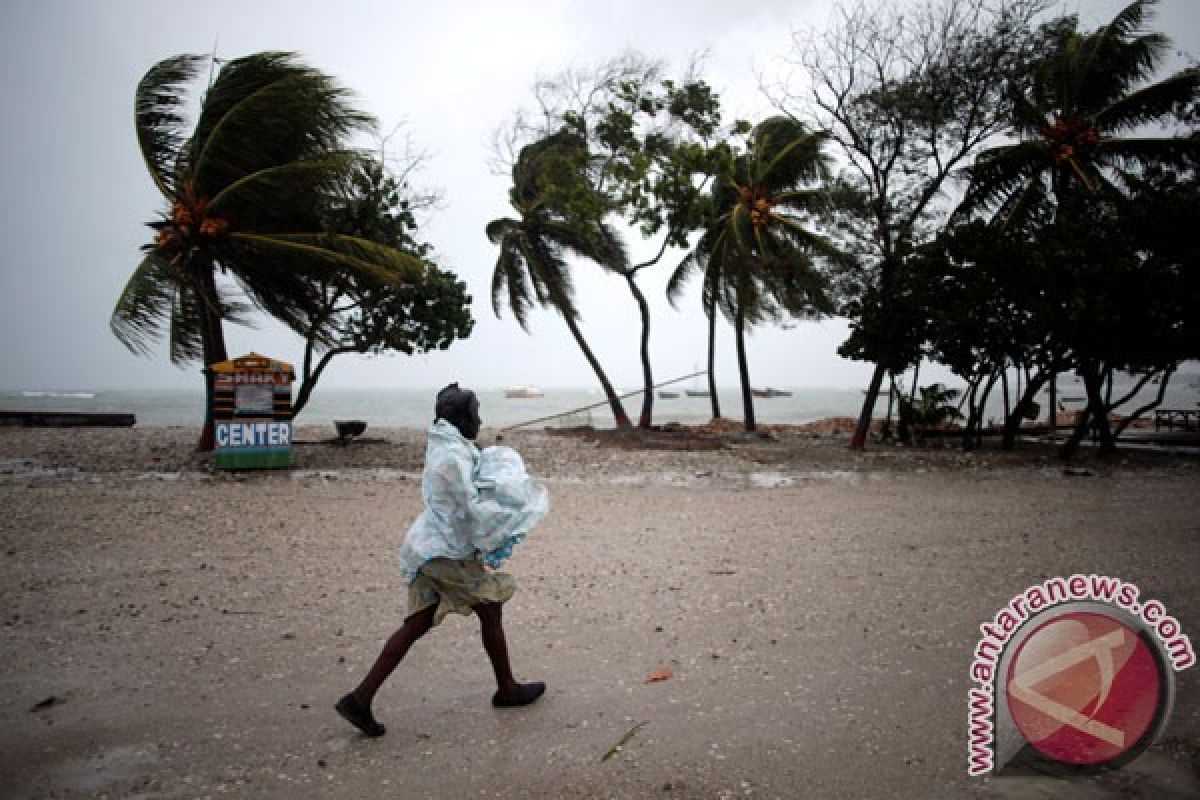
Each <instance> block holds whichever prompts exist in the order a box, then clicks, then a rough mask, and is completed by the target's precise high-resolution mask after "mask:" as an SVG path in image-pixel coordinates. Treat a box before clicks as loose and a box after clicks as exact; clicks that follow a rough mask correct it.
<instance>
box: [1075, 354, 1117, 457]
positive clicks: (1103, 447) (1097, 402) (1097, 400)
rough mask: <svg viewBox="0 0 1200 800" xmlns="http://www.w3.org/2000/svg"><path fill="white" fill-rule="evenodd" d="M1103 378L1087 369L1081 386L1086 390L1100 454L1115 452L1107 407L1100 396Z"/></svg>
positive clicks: (1094, 371)
mask: <svg viewBox="0 0 1200 800" xmlns="http://www.w3.org/2000/svg"><path fill="white" fill-rule="evenodd" d="M1104 381H1105V379H1104V377H1103V376H1102V375H1100V374H1099V372H1098V371H1097V370H1095V369H1089V370H1087V371H1086V373H1085V374H1084V376H1083V385H1084V387H1085V388H1086V389H1087V395H1088V408H1089V410H1091V412H1092V425H1093V427H1094V429H1095V431H1096V435H1097V437H1098V438H1099V440H1100V452H1101V453H1115V452H1117V443H1116V442H1115V441H1114V440H1113V436H1112V427H1111V426H1110V425H1109V424H1108V406H1107V404H1106V403H1105V402H1104V397H1103V395H1102V393H1103V391H1104Z"/></svg>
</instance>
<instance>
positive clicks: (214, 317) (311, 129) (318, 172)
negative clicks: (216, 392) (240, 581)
mask: <svg viewBox="0 0 1200 800" xmlns="http://www.w3.org/2000/svg"><path fill="white" fill-rule="evenodd" d="M206 61H207V59H206V58H205V57H202V56H192V55H180V56H175V57H173V58H168V59H166V60H164V61H161V62H159V63H158V64H156V65H154V66H153V67H151V69H150V70H149V71H148V72H147V73H146V75H145V77H143V78H142V80H141V82H140V83H139V84H138V87H137V91H136V95H135V116H134V121H135V125H136V129H137V137H138V144H139V145H140V147H141V151H142V155H143V157H144V159H145V162H146V168H147V169H148V170H149V172H150V177H151V179H152V180H153V181H154V183H155V185H156V186H157V187H158V189H159V191H160V192H161V193H162V195H163V197H164V198H165V200H166V201H167V210H166V211H164V212H163V213H162V214H161V215H160V217H159V218H158V219H157V220H155V221H153V222H151V223H149V225H150V227H151V228H152V229H154V230H155V232H156V234H155V237H154V240H153V242H151V243H150V244H147V245H145V246H144V247H143V248H142V249H143V251H144V252H145V256H144V258H143V259H142V261H141V263H140V264H139V265H138V266H137V268H136V269H135V270H134V272H133V275H132V276H131V277H130V279H129V281H128V282H127V284H126V286H125V289H124V291H123V292H122V293H121V296H120V298H119V299H118V300H117V304H116V307H115V308H114V310H113V313H112V319H111V322H110V326H111V328H112V330H113V333H114V334H115V335H116V336H117V338H118V339H120V340H121V342H122V343H123V344H125V346H126V347H128V348H129V349H130V350H131V351H133V352H135V353H139V354H147V353H148V352H149V349H150V345H151V343H152V342H153V341H154V340H156V339H158V338H159V337H160V336H161V335H162V334H163V333H164V332H165V333H167V334H168V341H169V352H170V357H171V360H172V362H173V363H176V364H183V363H187V362H192V361H195V360H197V359H201V360H202V363H203V364H205V365H206V366H207V365H209V364H212V363H214V362H218V361H224V360H226V359H227V358H228V354H227V353H226V349H225V335H224V330H223V328H222V323H223V322H224V321H225V320H230V321H235V322H242V321H244V319H245V318H244V313H245V312H246V311H248V310H249V309H250V308H253V307H257V308H259V309H261V310H264V311H266V312H268V313H269V314H271V315H272V316H274V317H276V318H277V319H279V320H280V321H282V322H283V323H284V324H286V325H288V326H289V327H291V328H292V329H293V330H296V331H298V332H302V331H304V330H305V329H306V325H307V323H308V321H309V320H310V319H311V318H312V316H313V315H314V313H315V312H316V309H317V305H316V304H317V299H316V298H315V297H314V293H313V291H312V286H313V283H314V281H315V280H319V279H320V278H322V277H328V276H330V275H334V274H337V273H338V272H339V271H347V270H348V271H350V272H354V273H358V274H363V275H370V276H372V277H374V278H375V279H377V280H380V281H384V282H398V281H400V280H401V279H402V277H403V276H405V275H408V274H413V273H415V272H417V271H419V270H420V262H419V260H417V259H415V258H413V257H412V256H410V255H408V254H405V253H402V252H400V251H399V250H396V249H394V248H391V247H388V246H385V245H380V244H377V243H374V242H371V241H367V240H365V239H360V238H356V237H352V236H340V235H336V234H328V233H322V232H321V231H322V227H321V220H322V215H323V211H324V209H325V208H326V207H327V206H328V205H329V202H330V200H331V198H332V197H333V196H334V195H335V194H336V193H337V192H338V191H339V188H340V187H341V186H342V185H343V182H344V181H345V180H346V179H347V176H348V175H350V174H351V172H352V170H353V168H354V166H355V165H356V164H357V163H358V161H359V158H360V156H359V154H358V153H357V152H355V151H353V150H351V149H349V148H348V147H347V146H346V144H345V142H346V141H347V139H348V138H349V137H350V136H351V135H352V134H354V133H356V132H359V131H361V130H363V129H365V128H367V127H368V126H369V125H370V118H369V117H367V116H365V115H363V114H361V113H359V112H357V111H355V110H354V109H353V108H352V107H351V106H350V104H349V96H348V93H347V91H346V90H345V89H343V88H341V87H339V86H338V85H337V84H336V83H335V82H334V80H333V79H332V78H330V77H328V76H326V75H324V74H322V73H321V72H318V71H317V70H314V69H312V68H310V67H307V66H304V65H303V64H301V63H299V61H298V60H297V58H296V57H295V56H294V55H293V54H290V53H278V52H267V53H258V54H254V55H250V56H246V57H244V58H239V59H236V60H232V61H228V62H226V63H225V64H224V65H223V66H222V68H221V70H220V72H219V73H218V74H217V76H216V80H215V81H213V82H212V85H211V86H209V87H208V90H207V92H206V93H205V94H204V96H203V98H202V100H201V102H200V108H199V112H198V115H197V118H196V122H195V127H194V128H193V129H192V130H191V131H190V132H189V131H188V130H187V129H186V124H187V120H186V118H185V116H184V113H183V108H184V105H185V103H186V99H187V87H188V85H189V84H190V83H191V82H192V81H194V80H195V79H196V78H197V77H198V76H199V74H200V72H201V70H202V69H203V67H204V66H205V62H206ZM218 270H220V271H221V273H222V274H223V275H226V276H228V277H230V278H232V280H233V282H234V283H235V284H236V286H237V288H240V290H241V293H243V294H244V295H245V297H246V298H247V299H248V300H249V304H247V303H245V302H241V301H239V300H238V299H236V297H234V296H233V295H232V292H233V290H232V289H230V288H228V287H219V286H218V283H217V277H216V273H217V271H218ZM205 387H206V397H207V400H208V402H206V411H205V425H204V431H203V433H202V434H201V439H200V444H199V446H198V447H199V449H202V450H211V449H212V413H211V409H212V402H211V399H212V390H213V376H212V374H211V373H210V372H209V371H208V370H207V369H206V370H205Z"/></svg>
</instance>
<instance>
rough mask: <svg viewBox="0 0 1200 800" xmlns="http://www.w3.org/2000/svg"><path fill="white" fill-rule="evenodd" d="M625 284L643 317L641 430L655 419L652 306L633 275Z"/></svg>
mask: <svg viewBox="0 0 1200 800" xmlns="http://www.w3.org/2000/svg"><path fill="white" fill-rule="evenodd" d="M625 282H626V283H627V284H629V291H631V292H632V293H633V296H634V299H636V300H637V304H638V313H639V314H641V315H642V346H641V356H642V386H643V391H642V413H641V416H639V417H638V427H639V428H649V427H650V426H651V424H652V422H653V417H654V374H653V373H652V372H651V370H650V306H649V304H647V303H646V296H645V295H644V294H642V290H641V289H639V288H638V285H637V281H635V280H634V279H633V274H632V273H626V275H625Z"/></svg>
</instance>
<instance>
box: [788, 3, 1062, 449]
mask: <svg viewBox="0 0 1200 800" xmlns="http://www.w3.org/2000/svg"><path fill="white" fill-rule="evenodd" d="M1044 6H1045V3H1044V2H1043V0H1012V2H1006V3H993V2H990V0H930V2H925V3H920V4H916V5H915V6H914V5H910V4H903V5H901V4H895V3H889V2H885V1H884V0H864V1H863V2H849V3H846V4H843V5H841V6H839V7H838V8H837V9H836V10H835V15H836V17H835V20H834V22H833V23H832V24H831V25H830V26H828V27H827V28H826V29H824V30H821V31H815V30H801V31H797V32H796V34H795V35H794V37H793V47H792V50H791V53H790V55H789V57H788V61H789V63H790V64H791V66H792V67H793V68H794V71H793V72H791V73H789V74H787V75H785V76H784V77H783V78H782V79H780V80H778V81H775V82H774V83H772V82H770V81H767V80H764V83H766V84H767V88H768V90H769V91H770V93H771V94H772V96H773V98H774V100H775V102H776V103H777V105H778V106H779V107H780V108H781V109H782V110H783V111H784V112H786V113H788V114H789V115H791V116H794V117H796V118H799V119H803V120H807V121H809V122H810V124H811V126H812V127H813V128H814V129H816V130H822V131H826V132H827V134H828V136H829V139H830V141H831V142H832V143H833V144H834V145H835V146H836V148H837V150H838V154H839V156H840V158H841V163H842V165H843V167H844V168H843V169H842V171H841V173H840V175H839V176H838V181H837V183H838V184H839V185H840V186H841V187H843V191H842V192H841V196H842V199H843V200H845V201H847V202H844V203H842V204H841V209H842V213H841V214H840V219H839V229H838V238H839V244H840V246H841V249H843V250H845V251H846V252H849V253H852V254H854V255H856V256H858V258H856V259H855V262H854V264H855V267H854V269H853V270H850V271H848V272H847V273H846V274H844V275H842V276H840V279H839V280H840V282H841V284H842V286H843V287H844V288H843V290H842V291H841V292H840V294H841V296H843V297H844V298H845V302H844V305H843V307H842V309H841V313H842V314H843V315H845V316H847V317H848V318H849V319H850V321H851V325H852V330H853V331H854V332H857V333H858V338H857V339H856V340H855V341H854V342H852V343H850V345H849V346H848V347H847V348H845V349H843V351H842V353H843V355H846V356H848V357H852V358H863V359H865V360H868V361H871V362H873V363H874V365H875V367H874V370H873V372H872V376H871V380H870V383H869V385H868V388H867V392H866V396H865V397H864V400H863V407H862V411H861V413H860V415H859V420H858V425H857V427H856V429H855V433H854V436H853V437H852V439H851V447H854V448H862V447H863V446H864V445H865V443H866V436H867V431H868V428H869V425H870V420H871V417H872V413H873V410H874V407H875V400H876V397H877V395H878V393H879V389H880V386H881V385H882V381H883V377H884V375H885V373H887V372H889V371H891V372H895V371H898V370H900V369H902V368H903V367H904V366H905V365H904V364H903V363H901V362H902V358H904V357H907V356H908V355H909V354H911V353H912V352H913V347H912V341H911V339H909V338H907V337H906V336H905V335H904V331H905V330H907V328H908V327H909V325H910V324H911V322H912V318H913V316H914V315H915V314H918V313H919V312H918V311H916V310H914V309H912V308H911V307H908V306H906V305H905V304H904V302H903V297H902V293H901V292H902V289H901V287H902V285H903V273H904V271H905V269H906V268H907V264H908V259H909V257H910V256H911V255H912V253H913V252H914V250H915V249H916V248H917V247H919V246H920V245H922V244H924V243H926V242H928V241H930V240H931V239H932V238H933V237H934V236H935V235H936V233H937V232H938V230H940V228H941V227H942V225H943V224H944V222H945V220H946V219H947V218H948V216H949V214H950V212H951V211H952V210H953V206H952V204H951V203H949V202H947V200H946V192H947V191H948V190H949V189H951V188H952V186H951V184H952V181H953V179H954V177H955V175H956V173H957V171H958V170H959V169H960V168H961V167H962V166H964V165H965V164H967V163H969V160H970V159H971V158H972V157H973V155H974V154H975V153H976V152H978V151H979V150H980V149H982V148H983V147H984V146H985V145H986V144H988V143H989V142H990V141H992V139H993V137H995V136H997V135H999V134H1001V133H1002V132H1003V131H1005V130H1006V129H1007V127H1008V125H1009V120H1010V119H1011V106H1012V102H1013V101H1012V99H1011V92H1010V90H1009V89H1010V86H1011V85H1012V82H1013V81H1019V80H1020V76H1021V75H1022V74H1023V70H1024V66H1025V65H1026V64H1028V63H1030V61H1031V60H1032V58H1033V56H1034V54H1035V53H1036V50H1037V45H1038V41H1039V40H1038V37H1037V35H1036V31H1035V30H1034V29H1033V26H1032V22H1033V20H1034V18H1035V17H1036V15H1037V14H1038V13H1039V12H1040V11H1042V9H1043V7H1044ZM851 201H852V202H851ZM901 351H903V352H901Z"/></svg>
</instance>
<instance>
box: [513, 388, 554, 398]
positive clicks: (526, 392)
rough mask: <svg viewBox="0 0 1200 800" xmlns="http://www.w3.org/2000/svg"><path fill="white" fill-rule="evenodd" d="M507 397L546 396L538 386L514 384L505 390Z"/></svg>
mask: <svg viewBox="0 0 1200 800" xmlns="http://www.w3.org/2000/svg"><path fill="white" fill-rule="evenodd" d="M504 396H505V397H517V398H529V397H544V396H545V394H544V393H543V392H542V390H541V389H539V388H537V387H536V386H512V387H509V388H508V389H505V390H504Z"/></svg>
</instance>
